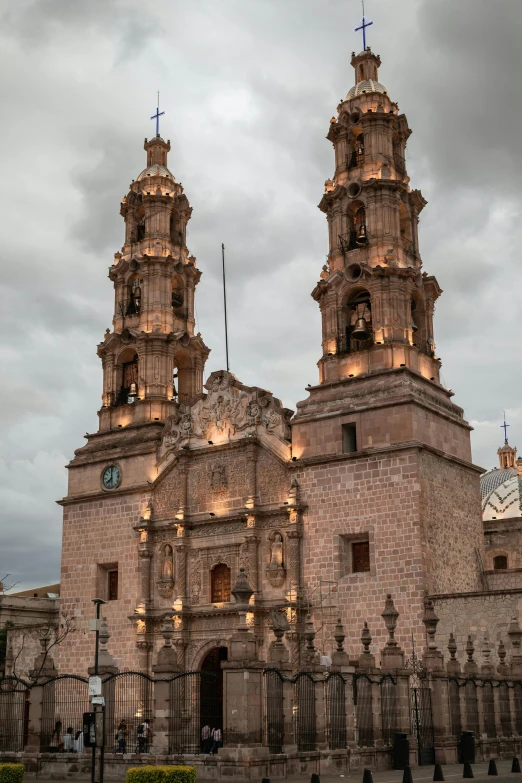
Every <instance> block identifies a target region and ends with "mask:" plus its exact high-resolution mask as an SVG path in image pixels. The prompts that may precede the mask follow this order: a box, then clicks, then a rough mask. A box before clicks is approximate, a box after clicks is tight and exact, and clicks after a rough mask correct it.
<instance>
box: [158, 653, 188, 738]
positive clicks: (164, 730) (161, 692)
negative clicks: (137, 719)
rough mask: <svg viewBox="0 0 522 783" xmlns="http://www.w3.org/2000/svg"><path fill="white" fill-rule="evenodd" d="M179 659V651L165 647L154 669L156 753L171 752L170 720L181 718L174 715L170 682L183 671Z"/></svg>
mask: <svg viewBox="0 0 522 783" xmlns="http://www.w3.org/2000/svg"><path fill="white" fill-rule="evenodd" d="M169 641H170V640H169ZM177 658H178V656H177V650H176V649H175V648H174V647H171V646H170V644H168V645H165V646H164V647H162V648H161V650H160V651H159V653H158V658H157V661H156V663H155V664H154V665H153V667H152V671H153V674H154V677H155V678H156V681H155V682H154V752H155V753H160V754H162V753H168V752H169V719H170V720H172V721H174V722H175V721H176V719H177V718H178V717H180V716H176V715H174V714H173V710H174V709H175V705H174V704H172V703H171V683H170V682H169V680H170V679H171V678H172V677H174V676H175V675H176V674H179V673H181V672H182V671H183V669H182V667H181V666H180V665H179V664H178V662H177ZM165 680H166V682H165Z"/></svg>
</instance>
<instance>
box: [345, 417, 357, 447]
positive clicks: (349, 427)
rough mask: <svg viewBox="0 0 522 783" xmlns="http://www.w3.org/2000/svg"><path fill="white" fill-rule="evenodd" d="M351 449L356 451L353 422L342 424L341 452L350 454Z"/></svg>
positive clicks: (355, 434)
mask: <svg viewBox="0 0 522 783" xmlns="http://www.w3.org/2000/svg"><path fill="white" fill-rule="evenodd" d="M352 451H357V433H356V430H355V424H343V452H344V453H345V454H350V453H351V452H352Z"/></svg>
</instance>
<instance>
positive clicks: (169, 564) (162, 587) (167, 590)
mask: <svg viewBox="0 0 522 783" xmlns="http://www.w3.org/2000/svg"><path fill="white" fill-rule="evenodd" d="M158 571H159V580H158V583H157V588H158V593H159V594H160V595H161V597H162V598H170V597H171V596H172V594H173V592H174V553H173V551H172V547H171V545H170V544H165V546H164V547H162V549H161V550H160V557H159V568H158Z"/></svg>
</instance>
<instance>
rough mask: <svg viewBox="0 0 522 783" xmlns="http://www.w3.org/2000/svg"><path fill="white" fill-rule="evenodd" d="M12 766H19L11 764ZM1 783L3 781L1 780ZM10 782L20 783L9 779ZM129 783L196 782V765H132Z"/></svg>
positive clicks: (128, 775) (128, 777) (128, 772)
mask: <svg viewBox="0 0 522 783" xmlns="http://www.w3.org/2000/svg"><path fill="white" fill-rule="evenodd" d="M11 766H18V765H15V764H11ZM0 783H3V781H2V780H0ZM8 783H19V782H18V780H16V781H14V780H13V781H8ZM127 783H196V767H184V766H181V765H180V766H177V767H174V766H173V767H167V766H163V767H161V766H160V767H153V766H152V765H148V766H143V767H131V769H128V770H127Z"/></svg>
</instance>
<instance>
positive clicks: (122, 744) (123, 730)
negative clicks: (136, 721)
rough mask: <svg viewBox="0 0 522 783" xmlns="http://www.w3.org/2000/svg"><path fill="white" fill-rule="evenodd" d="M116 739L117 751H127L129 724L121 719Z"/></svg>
mask: <svg viewBox="0 0 522 783" xmlns="http://www.w3.org/2000/svg"><path fill="white" fill-rule="evenodd" d="M116 741H117V743H118V750H117V751H116V752H117V753H127V724H126V723H125V721H124V720H122V721H121V723H120V725H119V726H118V731H117V732H116Z"/></svg>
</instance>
